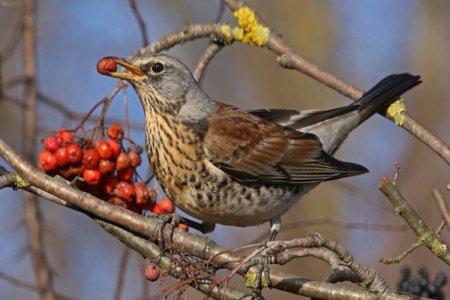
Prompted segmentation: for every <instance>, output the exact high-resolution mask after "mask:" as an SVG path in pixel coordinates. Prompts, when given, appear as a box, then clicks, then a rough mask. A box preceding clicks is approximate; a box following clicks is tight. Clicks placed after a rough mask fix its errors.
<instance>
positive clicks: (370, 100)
mask: <svg viewBox="0 0 450 300" xmlns="http://www.w3.org/2000/svg"><path fill="white" fill-rule="evenodd" d="M421 82H422V81H421V80H420V76H414V75H411V74H408V73H402V74H392V75H389V76H387V77H385V78H384V79H382V80H381V81H380V82H378V83H377V84H376V85H375V86H374V87H372V88H371V89H370V90H368V91H367V92H365V93H364V95H362V97H361V98H360V99H358V100H357V101H356V102H355V103H353V105H358V106H359V109H358V110H359V114H360V115H359V116H360V120H359V124H361V123H362V122H364V121H365V120H367V119H368V118H370V117H371V116H372V115H373V114H375V113H377V112H379V113H381V114H383V115H384V114H385V113H386V109H387V108H388V107H389V105H391V104H392V103H394V102H395V101H396V100H397V99H399V98H400V96H401V95H402V94H403V93H405V92H406V91H408V90H410V89H412V88H413V87H415V86H416V85H418V84H420V83H421ZM359 124H358V125H359Z"/></svg>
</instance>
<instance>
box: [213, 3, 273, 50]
mask: <svg viewBox="0 0 450 300" xmlns="http://www.w3.org/2000/svg"><path fill="white" fill-rule="evenodd" d="M233 15H234V17H235V18H236V21H237V23H238V25H239V26H238V27H235V28H233V29H232V28H231V27H230V26H229V25H222V27H221V28H220V29H221V30H222V33H223V34H224V35H225V36H226V37H231V36H233V37H234V38H235V39H236V40H238V41H241V42H243V43H247V44H249V45H252V46H258V47H262V46H264V45H265V44H266V43H267V41H268V40H269V37H270V30H269V28H267V27H265V26H263V25H261V24H260V23H259V22H258V20H257V18H256V16H255V12H254V11H253V10H251V9H250V8H248V7H246V6H244V7H241V8H240V9H238V10H236V11H235V12H234V13H233Z"/></svg>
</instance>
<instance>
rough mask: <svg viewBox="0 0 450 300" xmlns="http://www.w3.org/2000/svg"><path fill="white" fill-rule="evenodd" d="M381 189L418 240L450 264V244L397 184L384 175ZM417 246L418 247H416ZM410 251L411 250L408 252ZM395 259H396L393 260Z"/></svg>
mask: <svg viewBox="0 0 450 300" xmlns="http://www.w3.org/2000/svg"><path fill="white" fill-rule="evenodd" d="M379 189H380V191H381V192H382V193H383V194H384V195H385V196H386V198H387V199H388V200H389V201H390V202H391V204H392V206H393V207H394V209H395V212H396V213H397V214H398V215H400V216H401V217H402V218H403V219H404V220H405V221H406V223H408V225H409V227H411V229H412V230H413V231H414V233H415V234H416V236H417V241H418V242H419V243H421V245H424V246H426V247H427V248H428V249H429V250H430V251H431V252H433V254H434V255H435V256H436V257H438V258H440V259H441V260H442V261H443V262H445V263H446V264H450V251H449V249H448V245H446V244H445V242H444V241H443V240H442V239H441V237H440V236H439V235H438V234H437V233H436V232H434V231H432V230H431V229H430V228H429V227H428V226H427V225H426V224H425V222H424V221H423V220H422V219H421V218H420V216H419V215H418V214H417V212H416V211H415V210H414V208H412V206H411V205H410V204H409V203H408V202H407V201H406V199H405V198H403V196H402V194H401V193H400V191H399V190H398V189H397V186H396V185H395V184H394V183H393V182H390V181H389V180H388V179H387V177H383V179H382V180H381V183H380V187H379ZM416 248H417V247H416ZM407 253H409V252H407ZM393 261H395V259H394V260H393Z"/></svg>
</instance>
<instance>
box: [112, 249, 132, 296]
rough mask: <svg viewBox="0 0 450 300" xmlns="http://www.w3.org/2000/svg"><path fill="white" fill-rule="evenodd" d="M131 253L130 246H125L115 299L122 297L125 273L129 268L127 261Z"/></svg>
mask: <svg viewBox="0 0 450 300" xmlns="http://www.w3.org/2000/svg"><path fill="white" fill-rule="evenodd" d="M130 254H131V251H130V248H127V247H124V248H123V252H122V256H121V257H120V263H119V270H118V276H117V283H116V291H115V292H114V300H120V299H122V290H123V286H124V285H125V273H126V270H127V263H128V260H129V258H130Z"/></svg>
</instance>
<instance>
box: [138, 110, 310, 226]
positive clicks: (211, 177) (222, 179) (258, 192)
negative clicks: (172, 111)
mask: <svg viewBox="0 0 450 300" xmlns="http://www.w3.org/2000/svg"><path fill="white" fill-rule="evenodd" d="M147 122H148V124H147V130H148V132H147V136H146V139H147V143H146V146H147V153H150V163H151V165H152V168H153V170H154V172H155V176H156V179H157V180H158V182H159V183H160V185H161V187H162V188H163V190H164V192H165V193H166V194H167V196H168V197H169V198H171V199H172V200H173V201H174V202H175V204H176V206H177V207H179V208H180V209H182V210H183V211H185V212H186V213H188V214H189V215H191V216H193V217H195V218H198V219H200V220H202V221H206V222H211V223H219V224H224V225H234V226H252V225H258V224H261V223H264V222H267V221H269V220H270V219H272V218H273V217H276V216H279V215H281V214H283V213H284V212H285V211H286V210H287V209H289V208H290V207H291V206H292V205H293V204H294V203H295V202H296V200H297V199H298V197H296V195H297V194H299V193H301V192H303V190H304V188H303V186H301V185H289V186H287V185H267V184H266V185H258V184H249V185H244V184H241V183H239V182H237V181H235V180H234V179H232V178H231V177H230V176H228V175H227V174H226V173H225V172H223V171H222V170H220V169H219V168H217V167H215V166H214V165H213V164H212V163H211V162H209V161H208V160H207V159H205V156H204V152H203V148H202V137H201V136H200V135H199V134H198V133H195V132H194V131H193V130H192V129H191V128H189V127H187V126H186V125H183V124H180V123H178V122H176V121H175V120H173V119H172V118H170V117H168V116H164V115H154V117H153V118H149V119H148V121H147ZM308 190H309V189H308Z"/></svg>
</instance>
